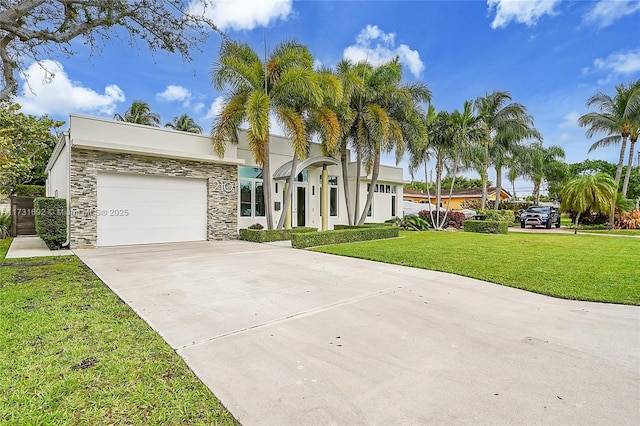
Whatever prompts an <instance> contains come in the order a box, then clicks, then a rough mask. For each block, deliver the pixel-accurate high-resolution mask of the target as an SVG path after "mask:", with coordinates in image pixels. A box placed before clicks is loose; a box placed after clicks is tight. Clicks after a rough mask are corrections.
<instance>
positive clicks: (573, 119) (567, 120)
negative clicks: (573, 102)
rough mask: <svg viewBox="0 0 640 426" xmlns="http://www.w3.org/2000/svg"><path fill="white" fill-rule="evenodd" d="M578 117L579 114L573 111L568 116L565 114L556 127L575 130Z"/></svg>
mask: <svg viewBox="0 0 640 426" xmlns="http://www.w3.org/2000/svg"><path fill="white" fill-rule="evenodd" d="M579 117H580V114H578V113H577V112H575V111H571V112H570V113H568V114H565V116H564V117H562V118H563V121H562V122H561V123H560V124H558V127H559V128H561V129H568V128H577V127H579V126H578V118H579Z"/></svg>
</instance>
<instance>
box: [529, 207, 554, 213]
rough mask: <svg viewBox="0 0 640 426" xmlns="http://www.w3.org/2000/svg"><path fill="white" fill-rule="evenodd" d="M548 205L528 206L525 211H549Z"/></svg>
mask: <svg viewBox="0 0 640 426" xmlns="http://www.w3.org/2000/svg"><path fill="white" fill-rule="evenodd" d="M549 210H550V208H549V207H529V208H528V209H527V213H549Z"/></svg>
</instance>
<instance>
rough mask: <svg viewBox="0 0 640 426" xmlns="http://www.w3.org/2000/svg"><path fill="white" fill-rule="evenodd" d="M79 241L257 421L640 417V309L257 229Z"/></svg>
mask: <svg viewBox="0 0 640 426" xmlns="http://www.w3.org/2000/svg"><path fill="white" fill-rule="evenodd" d="M76 253H77V254H78V256H80V258H81V259H82V260H83V261H84V262H85V263H86V264H87V265H89V267H90V268H91V269H93V270H94V271H95V272H96V274H97V275H98V276H99V277H100V278H101V279H102V280H103V281H104V282H105V283H106V284H107V285H108V286H109V287H111V288H112V289H113V291H114V292H115V293H117V294H118V295H119V296H120V297H121V298H122V299H123V300H124V301H126V302H127V303H128V304H129V305H131V307H132V308H133V309H134V310H135V311H136V312H137V313H138V314H139V315H140V316H141V317H142V318H144V319H145V320H146V321H147V322H149V324H151V326H152V327H153V328H154V329H156V330H157V331H158V332H159V333H160V334H161V335H162V336H163V337H164V338H165V339H166V340H167V342H169V344H170V345H171V346H172V347H174V348H175V349H176V350H177V352H178V353H179V354H180V355H181V356H182V357H183V358H184V359H185V360H186V362H187V363H188V365H189V366H190V367H191V368H192V369H193V371H194V372H195V373H196V374H197V375H198V376H199V377H200V378H201V379H202V380H203V382H204V383H205V384H207V385H208V386H209V387H210V388H211V389H212V391H213V392H214V393H215V394H216V395H217V396H218V397H219V398H220V400H221V401H222V402H223V404H225V405H226V406H227V407H228V408H229V410H230V411H231V412H232V413H233V414H234V416H236V418H237V419H238V420H239V421H240V422H241V423H242V424H243V425H302V424H304V425H325V424H340V425H346V424H349V425H357V424H378V425H395V424H510V425H511V424H594V425H595V424H640V308H638V307H635V306H618V305H607V304H599V303H586V302H576V301H567V300H559V299H553V298H549V297H545V296H541V295H537V294H532V293H528V292H524V291H520V290H516V289H512V288H508V287H502V286H499V285H494V284H490V283H485V282H481V281H477V280H473V279H469V278H463V277H458V276H455V275H450V274H445V273H440V272H432V271H424V270H418V269H412V268H407V267H400V266H393V265H386V264H381V263H375V262H369V261H364V260H357V259H349V258H342V257H337V256H332V255H325V254H318V253H313V252H308V251H301V250H294V249H291V248H284V247H278V246H272V245H266V244H253V243H247V242H243V241H226V242H202V243H185V244H168V245H152V246H135V247H113V248H100V249H92V250H79V251H76ZM452 261H455V260H452ZM523 273H524V272H523Z"/></svg>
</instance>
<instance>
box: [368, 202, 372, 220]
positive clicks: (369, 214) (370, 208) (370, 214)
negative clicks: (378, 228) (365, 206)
mask: <svg viewBox="0 0 640 426" xmlns="http://www.w3.org/2000/svg"><path fill="white" fill-rule="evenodd" d="M367 216H368V217H371V216H373V200H371V205H370V206H369V210H367Z"/></svg>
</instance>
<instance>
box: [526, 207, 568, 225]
mask: <svg viewBox="0 0 640 426" xmlns="http://www.w3.org/2000/svg"><path fill="white" fill-rule="evenodd" d="M527 225H531V226H533V227H534V228H535V227H536V226H544V227H545V228H547V229H551V225H555V226H556V228H560V211H559V210H558V209H557V208H556V207H543V206H531V207H529V208H528V209H527V210H525V211H524V212H523V213H522V215H521V216H520V228H524V227H525V226H527Z"/></svg>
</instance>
